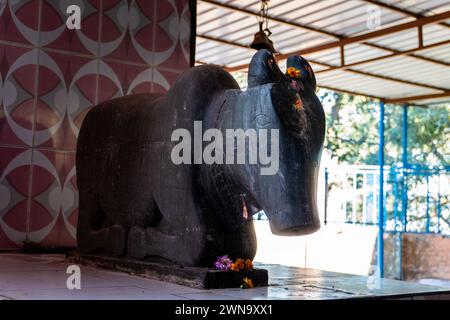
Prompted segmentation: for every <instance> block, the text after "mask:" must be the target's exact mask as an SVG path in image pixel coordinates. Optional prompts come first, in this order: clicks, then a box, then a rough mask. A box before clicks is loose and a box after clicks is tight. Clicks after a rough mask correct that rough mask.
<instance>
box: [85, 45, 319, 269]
mask: <svg viewBox="0 0 450 320" xmlns="http://www.w3.org/2000/svg"><path fill="white" fill-rule="evenodd" d="M315 89H316V82H315V77H314V74H313V72H312V70H311V67H310V65H309V64H308V63H307V62H306V60H304V59H303V58H301V57H300V56H291V57H290V58H289V59H288V61H287V73H286V75H285V74H283V73H282V72H281V71H280V69H279V68H278V66H277V64H276V62H275V60H274V58H273V56H272V55H271V54H270V53H269V52H268V51H266V50H260V51H258V52H257V53H256V54H255V55H254V57H253V59H252V61H251V63H250V66H249V73H248V89H247V90H246V91H241V90H240V88H239V85H238V84H237V83H236V81H235V80H234V79H233V77H232V76H231V75H230V74H229V73H228V72H226V71H224V70H223V69H221V68H219V67H217V66H212V65H205V66H198V67H194V68H192V69H190V70H188V71H187V72H185V73H183V74H182V75H181V76H180V77H179V79H178V80H177V81H176V82H175V83H174V84H173V86H172V87H171V89H170V90H169V92H168V93H167V94H166V95H154V94H139V95H132V96H126V97H122V98H118V99H114V100H111V101H107V102H104V103H102V104H100V105H98V106H96V107H94V108H93V109H92V110H91V111H90V112H89V113H88V114H87V116H86V118H85V120H84V122H83V125H82V127H81V130H80V134H79V138H78V145H77V157H76V166H77V180H78V187H79V201H80V204H79V220H78V233H77V237H78V246H79V250H80V251H81V252H85V253H93V252H96V253H103V254H109V255H116V256H122V255H123V256H128V257H131V258H137V259H142V258H146V257H147V258H149V257H157V258H162V259H164V260H168V261H170V262H173V263H177V264H181V265H185V266H212V264H213V262H214V260H215V259H216V258H217V256H219V255H224V254H228V255H229V256H230V258H233V259H235V258H238V257H240V258H250V259H252V258H253V257H254V255H255V252H256V237H255V231H254V226H253V221H252V219H251V216H252V215H253V214H255V213H257V212H259V211H261V210H264V212H265V213H266V215H267V216H268V218H269V222H270V227H271V230H272V232H273V233H274V234H276V235H283V236H284V235H286V236H295V235H305V234H308V233H312V232H314V231H316V230H317V229H319V227H320V223H319V219H318V213H317V205H316V184H317V175H318V167H319V161H320V153H321V149H322V145H323V140H324V134H325V118H324V112H323V108H322V105H321V103H320V102H319V100H318V98H317V97H316V95H315ZM198 121H201V126H202V128H201V129H202V132H205V131H206V130H207V129H218V130H216V131H215V132H216V133H217V132H219V133H220V132H222V133H223V134H225V133H226V130H227V129H243V130H244V131H245V130H248V129H252V130H254V131H255V132H260V131H261V132H262V130H263V129H266V130H269V131H271V132H272V135H271V139H270V141H272V142H273V141H275V142H276V143H275V144H272V145H271V146H265V145H264V146H262V145H261V141H259V144H258V145H257V148H259V149H260V148H264V149H265V151H266V153H267V156H269V157H272V158H274V156H275V155H278V159H275V160H276V161H278V163H277V164H276V165H273V164H271V165H270V166H271V168H269V167H268V166H267V162H266V163H265V164H262V163H260V162H258V163H256V164H255V163H253V164H250V163H242V162H241V163H240V164H233V163H229V162H228V161H225V160H224V161H217V163H213V164H207V163H204V162H202V161H197V160H199V159H195V158H196V157H197V155H196V154H194V153H195V152H192V154H183V152H186V150H184V151H180V155H181V157H187V158H191V156H192V157H193V158H194V161H192V163H193V164H188V163H189V162H188V161H186V162H184V163H181V164H177V163H174V161H173V153H174V150H175V149H176V146H177V145H178V144H179V140H178V141H172V140H174V139H173V138H174V137H173V135H172V134H173V133H174V132H175V131H176V129H180V128H184V131H183V132H185V133H186V132H187V133H190V134H191V135H192V136H195V135H198V132H194V131H195V129H196V128H195V126H196V124H198V123H199V122H198ZM194 122H195V123H194ZM200 134H201V133H200ZM274 137H275V138H276V137H278V141H276V139H273V138H274ZM247 138H249V137H247ZM211 140H213V139H212V138H211ZM266 140H267V141H266V142H268V140H269V139H266ZM207 144H208V143H206V142H205V141H203V142H202V145H201V147H205V146H206V145H207ZM244 145H246V144H244ZM174 148H175V149H174ZM277 148H279V149H278V150H277ZM194 149H195V148H194ZM235 149H236V147H234V149H232V150H227V152H221V150H219V149H217V150H216V151H215V154H214V155H215V156H216V157H218V158H219V159H220V158H222V157H223V158H225V157H227V156H228V155H226V154H229V152H228V151H237V154H238V156H239V152H241V151H239V150H237V149H236V150H235ZM222 151H223V150H222ZM250 152H251V150H250V148H248V149H247V151H246V153H245V154H244V156H245V158H246V159H247V158H249V157H250V154H249V153H250ZM175 153H176V152H175ZM189 153H191V152H189ZM241 153H242V152H241ZM241 155H242V154H241ZM200 157H201V155H200ZM200 160H201V159H200ZM222 160H223V159H222ZM227 160H229V159H227ZM238 163H239V162H238ZM264 169H266V172H265V173H263V171H262V170H264Z"/></svg>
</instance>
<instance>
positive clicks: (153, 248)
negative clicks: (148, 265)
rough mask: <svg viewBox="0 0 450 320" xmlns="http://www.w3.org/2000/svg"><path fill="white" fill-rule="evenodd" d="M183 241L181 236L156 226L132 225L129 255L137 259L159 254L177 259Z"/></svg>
mask: <svg viewBox="0 0 450 320" xmlns="http://www.w3.org/2000/svg"><path fill="white" fill-rule="evenodd" d="M180 245H183V243H181V242H180V239H179V237H177V236H173V235H169V234H166V233H163V232H161V231H158V230H157V229H156V228H154V227H148V228H145V229H144V228H140V227H132V228H131V229H130V231H129V233H128V244H127V250H128V255H129V256H130V257H132V258H135V259H141V258H144V257H145V256H157V257H161V258H164V259H167V260H171V261H177V258H178V257H177V255H176V252H177V251H178V250H176V248H179V246H180Z"/></svg>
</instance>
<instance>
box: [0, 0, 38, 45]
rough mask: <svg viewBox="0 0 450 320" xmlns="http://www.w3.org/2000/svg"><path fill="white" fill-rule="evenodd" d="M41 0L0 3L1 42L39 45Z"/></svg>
mask: <svg viewBox="0 0 450 320" xmlns="http://www.w3.org/2000/svg"><path fill="white" fill-rule="evenodd" d="M38 12H39V0H23V1H0V40H8V41H13V42H19V43H24V44H29V45H37V44H38V43H37V42H38V33H39V26H38V22H39V15H38V14H37V13H38Z"/></svg>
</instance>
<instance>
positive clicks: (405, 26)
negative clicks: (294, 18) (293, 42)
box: [234, 11, 450, 70]
mask: <svg viewBox="0 0 450 320" xmlns="http://www.w3.org/2000/svg"><path fill="white" fill-rule="evenodd" d="M449 18H450V11H446V12H443V13H441V14H437V15H434V16H430V17H424V18H419V19H417V20H415V21H411V22H406V23H403V24H399V25H396V26H392V27H388V28H384V29H379V30H376V31H373V32H369V33H365V34H361V35H357V36H354V37H348V38H342V39H339V40H337V41H333V42H329V43H325V44H323V45H319V46H313V47H310V48H306V49H302V50H297V51H294V52H290V53H284V54H280V55H278V59H286V58H287V57H289V56H291V55H294V54H299V55H306V54H310V53H315V52H319V51H323V50H327V49H333V48H337V47H341V46H344V45H347V44H351V43H361V42H364V41H366V40H370V39H374V38H378V37H382V36H385V35H389V34H392V33H396V32H401V31H405V30H408V29H411V28H417V27H418V26H423V25H427V24H433V23H437V22H439V21H442V20H445V19H449ZM364 44H367V43H365V42H364ZM369 45H371V44H369ZM387 50H389V51H391V52H392V51H393V52H395V51H396V50H392V49H387ZM247 66H248V64H243V65H241V66H236V67H234V69H235V70H240V69H245V68H247Z"/></svg>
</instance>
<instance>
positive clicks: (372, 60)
mask: <svg viewBox="0 0 450 320" xmlns="http://www.w3.org/2000/svg"><path fill="white" fill-rule="evenodd" d="M447 44H450V40H446V41H441V42H436V43H433V44H431V45H428V46H422V47H418V48H414V49H409V50H405V51H396V52H394V53H391V54H388V55H384V56H380V57H375V58H371V59H367V60H361V61H357V62H354V63H349V64H345V65H340V66H333V67H330V68H329V69H325V70H319V71H316V73H325V72H329V71H333V70H339V69H344V70H345V69H347V68H349V67H354V66H360V65H363V64H367V63H371V62H376V61H381V60H385V59H389V58H393V57H398V56H404V55H410V54H411V53H413V52H417V51H421V50H427V49H431V48H435V47H439V46H443V45H447ZM427 59H428V58H425V61H427ZM439 62H440V64H442V65H443V66H446V67H448V66H450V63H448V62H445V61H439Z"/></svg>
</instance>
